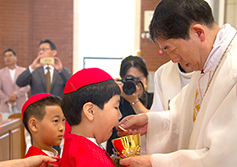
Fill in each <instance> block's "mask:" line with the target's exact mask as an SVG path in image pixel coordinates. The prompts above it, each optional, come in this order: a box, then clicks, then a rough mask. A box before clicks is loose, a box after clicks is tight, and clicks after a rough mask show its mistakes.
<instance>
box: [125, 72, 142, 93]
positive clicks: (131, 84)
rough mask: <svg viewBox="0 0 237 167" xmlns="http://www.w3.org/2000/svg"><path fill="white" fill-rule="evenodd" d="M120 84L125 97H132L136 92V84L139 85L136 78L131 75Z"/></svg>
mask: <svg viewBox="0 0 237 167" xmlns="http://www.w3.org/2000/svg"><path fill="white" fill-rule="evenodd" d="M121 82H122V83H123V91H124V93H126V94H127V95H132V94H133V93H134V92H135V91H136V85H137V84H138V83H141V81H140V80H139V79H138V78H135V77H133V76H131V75H128V76H127V77H126V78H123V79H122V80H121Z"/></svg>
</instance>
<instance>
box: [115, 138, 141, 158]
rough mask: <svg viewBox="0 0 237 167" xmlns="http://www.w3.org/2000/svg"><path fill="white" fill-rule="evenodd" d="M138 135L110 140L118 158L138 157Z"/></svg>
mask: <svg viewBox="0 0 237 167" xmlns="http://www.w3.org/2000/svg"><path fill="white" fill-rule="evenodd" d="M140 143H141V142H140V134H135V135H129V136H124V137H120V138H117V139H113V140H112V144H113V146H114V148H115V149H116V151H117V152H118V155H119V156H120V158H126V157H132V156H136V155H140V151H141V146H140V145H141V144H140Z"/></svg>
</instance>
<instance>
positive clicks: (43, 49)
mask: <svg viewBox="0 0 237 167" xmlns="http://www.w3.org/2000/svg"><path fill="white" fill-rule="evenodd" d="M41 50H42V51H43V52H45V51H46V50H51V49H50V48H41V49H40V48H39V49H38V52H40V51H41Z"/></svg>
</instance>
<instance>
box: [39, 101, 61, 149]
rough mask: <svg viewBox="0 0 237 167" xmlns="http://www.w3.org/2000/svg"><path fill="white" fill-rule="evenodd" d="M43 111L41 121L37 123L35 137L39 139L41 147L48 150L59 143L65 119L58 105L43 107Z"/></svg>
mask: <svg viewBox="0 0 237 167" xmlns="http://www.w3.org/2000/svg"><path fill="white" fill-rule="evenodd" d="M45 111H46V113H45V116H44V118H43V120H42V121H38V135H37V137H39V138H40V139H39V140H38V141H39V142H41V147H42V146H44V147H45V148H48V147H49V146H50V147H51V146H52V145H59V144H60V143H61V141H62V139H63V135H64V129H65V117H64V115H63V112H62V109H61V107H60V106H58V105H54V106H45ZM41 149H43V148H41Z"/></svg>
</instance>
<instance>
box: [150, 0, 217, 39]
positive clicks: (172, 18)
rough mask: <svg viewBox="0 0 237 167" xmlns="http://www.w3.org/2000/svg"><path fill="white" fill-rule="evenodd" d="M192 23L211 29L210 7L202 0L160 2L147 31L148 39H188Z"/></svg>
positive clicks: (168, 0)
mask: <svg viewBox="0 0 237 167" xmlns="http://www.w3.org/2000/svg"><path fill="white" fill-rule="evenodd" d="M192 23H200V24H203V25H206V26H207V27H208V28H212V27H213V25H214V23H215V21H214V17H213V14H212V10H211V7H210V6H209V5H208V3H207V2H206V1H204V0H161V1H160V2H159V3H158V4H157V6H156V8H155V11H154V14H153V18H152V20H151V23H150V26H149V30H150V38H151V40H152V41H153V42H154V43H156V42H157V41H156V39H157V38H160V39H165V40H167V39H170V38H174V39H178V38H181V39H186V40H187V39H189V38H190V36H189V30H190V27H191V25H192Z"/></svg>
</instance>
